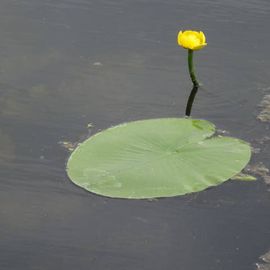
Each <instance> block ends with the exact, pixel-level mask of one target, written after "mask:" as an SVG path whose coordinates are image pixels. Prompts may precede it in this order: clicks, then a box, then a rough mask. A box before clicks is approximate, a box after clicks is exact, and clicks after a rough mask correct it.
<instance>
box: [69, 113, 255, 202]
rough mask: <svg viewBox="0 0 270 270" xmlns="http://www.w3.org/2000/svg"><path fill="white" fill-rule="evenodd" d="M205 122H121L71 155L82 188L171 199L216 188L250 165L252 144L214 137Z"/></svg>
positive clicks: (71, 169)
mask: <svg viewBox="0 0 270 270" xmlns="http://www.w3.org/2000/svg"><path fill="white" fill-rule="evenodd" d="M214 133H215V126H214V124H212V123H211V122H208V121H205V120H195V119H189V118H162V119H150V120H142V121H134V122H129V123H126V124H121V125H118V126H115V127H112V128H109V129H107V130H104V131H102V132H100V133H97V134H95V135H94V136H91V137H90V138H89V139H87V140H86V141H84V142H83V143H82V144H80V145H79V146H78V147H77V148H76V149H75V151H74V152H73V153H72V154H71V156H70V158H69V160H68V163H67V173H68V176H69V177H70V179H71V180H72V181H73V182H74V183H75V184H76V185H78V186H80V187H82V188H85V189H86V190H88V191H91V192H93V193H96V194H99V195H104V196H108V197H114V198H133V199H143V198H156V197H171V196H176V195H183V194H187V193H192V192H197V191H201V190H204V189H206V188H208V187H211V186H216V185H218V184H221V183H222V182H224V181H226V180H228V179H229V178H231V177H232V176H234V175H236V174H237V173H239V172H240V171H241V170H242V169H243V168H244V167H245V166H246V164H247V163H248V161H249V159H250V155H251V149H250V146H249V144H248V143H246V142H244V141H242V140H239V139H236V138H232V137H222V136H213V135H214Z"/></svg>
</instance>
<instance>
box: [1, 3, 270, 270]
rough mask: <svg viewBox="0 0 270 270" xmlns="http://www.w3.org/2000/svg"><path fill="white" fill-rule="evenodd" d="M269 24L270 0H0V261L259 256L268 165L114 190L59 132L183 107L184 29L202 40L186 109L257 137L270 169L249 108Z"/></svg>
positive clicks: (260, 90)
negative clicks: (117, 193)
mask: <svg viewBox="0 0 270 270" xmlns="http://www.w3.org/2000/svg"><path fill="white" fill-rule="evenodd" d="M269 24H270V4H269V1H268V0H256V1H255V0H245V1H244V0H239V1H231V0H228V1H221V0H216V1H214V0H206V1H201V0H193V1H188V0H182V1H177V0H166V1H161V0H118V1H117V0H114V1H112V0H95V1H94V0H58V1H53V0H0V37H1V38H0V40H1V41H0V47H1V49H0V97H1V98H0V105H1V106H0V122H1V126H0V137H1V140H0V145H1V152H0V168H1V170H0V239H1V241H0V254H1V255H0V256H1V260H0V269H3V270H5V269H8V270H43V269H46V270H47V269H50V270H54V269H55V270H59V269H65V270H69V269H70V270H74V269H80V270H84V269H85V270H86V269H87V270H88V269H94V270H103V269H106V270H108V269H111V270H116V269H117V270H126V269H128V270H138V269H141V270H143V269H145V270H150V269H156V270H164V269H185V270H197V269H200V270H211V269H213V270H223V269H226V270H227V269H230V270H249V269H250V270H251V269H256V263H257V262H258V261H259V257H260V256H261V255H262V254H265V253H266V252H267V251H268V250H269V249H270V229H269V228H270V216H269V212H270V192H269V191H268V189H269V186H267V185H266V183H265V182H264V179H263V177H260V176H259V177H258V181H255V182H241V181H228V182H226V183H224V184H222V185H220V186H219V187H215V188H211V189H207V190H205V191H203V192H200V193H197V194H191V195H187V196H178V197H174V198H168V199H159V200H153V201H147V200H121V199H109V198H105V197H100V196H96V195H94V194H91V193H88V192H86V191H84V190H82V189H80V188H78V187H77V186H75V185H74V184H72V182H71V181H70V180H69V179H68V178H67V176H66V172H65V163H66V161H67V158H68V156H69V152H68V151H67V150H66V149H64V148H63V147H62V146H61V142H63V141H71V142H77V141H81V140H83V139H84V138H86V137H87V136H89V132H91V133H92V134H93V133H95V132H97V131H99V130H101V129H105V128H108V127H110V126H112V125H116V124H119V123H122V122H127V121H131V120H137V119H147V118H158V117H182V116H183V115H184V112H185V105H186V101H187V98H188V96H189V92H190V90H191V83H190V80H189V77H188V72H187V59H186V57H187V53H186V51H185V50H183V49H182V48H180V47H179V46H178V45H177V44H176V35H177V32H178V31H179V30H181V29H189V28H191V29H199V30H203V31H204V32H205V34H206V36H207V42H208V44H209V45H208V46H207V47H206V48H205V49H203V50H201V51H198V52H196V53H195V66H196V69H197V76H198V78H199V80H200V81H201V82H202V83H203V86H202V87H201V88H200V89H199V91H198V94H197V96H196V100H195V104H194V107H193V111H192V115H193V117H194V118H203V119H207V120H210V121H212V122H213V123H215V124H216V126H217V128H219V129H221V130H225V131H227V132H229V133H230V135H232V136H235V137H239V138H242V139H244V140H247V141H249V142H251V143H252V144H253V145H254V147H255V148H256V151H255V152H257V154H254V155H253V159H252V162H251V163H252V164H255V165H256V164H261V163H262V164H263V165H264V166H265V167H266V168H269V167H270V159H269V150H270V147H269V140H268V139H267V138H269V137H267V136H269V121H260V119H257V115H258V114H259V113H260V110H261V108H260V107H258V104H260V102H261V101H262V100H263V98H264V96H265V95H269V94H270V80H269V78H270V57H269V43H270V35H269ZM89 123H92V124H93V127H92V128H91V130H90V131H89V130H88V129H87V125H88V124H89ZM255 165H254V166H255Z"/></svg>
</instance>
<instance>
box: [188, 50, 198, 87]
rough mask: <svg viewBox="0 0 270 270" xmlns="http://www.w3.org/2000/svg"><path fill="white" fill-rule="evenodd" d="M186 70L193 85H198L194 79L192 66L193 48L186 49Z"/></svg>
mask: <svg viewBox="0 0 270 270" xmlns="http://www.w3.org/2000/svg"><path fill="white" fill-rule="evenodd" d="M188 70H189V75H190V78H191V81H192V82H193V85H194V87H199V83H198V81H197V79H196V76H195V72H194V67H193V50H190V49H189V50H188Z"/></svg>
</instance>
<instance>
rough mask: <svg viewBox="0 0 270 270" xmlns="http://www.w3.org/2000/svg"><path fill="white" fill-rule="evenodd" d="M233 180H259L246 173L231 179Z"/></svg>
mask: <svg viewBox="0 0 270 270" xmlns="http://www.w3.org/2000/svg"><path fill="white" fill-rule="evenodd" d="M231 179H232V180H239V181H255V180H257V178H256V177H255V176H253V175H250V174H245V173H238V174H236V175H235V176H233V177H231Z"/></svg>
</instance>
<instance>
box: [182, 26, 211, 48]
mask: <svg viewBox="0 0 270 270" xmlns="http://www.w3.org/2000/svg"><path fill="white" fill-rule="evenodd" d="M205 40H206V39H205V35H204V33H203V32H202V31H200V32H198V31H192V30H186V31H183V32H182V31H180V32H179V33H178V36H177V41H178V44H179V45H180V46H182V47H184V48H185V49H190V50H199V49H202V48H203V47H205V46H206V45H207V44H206V42H205Z"/></svg>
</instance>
